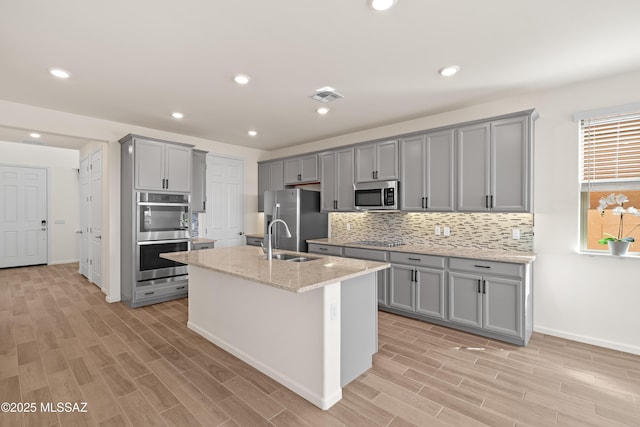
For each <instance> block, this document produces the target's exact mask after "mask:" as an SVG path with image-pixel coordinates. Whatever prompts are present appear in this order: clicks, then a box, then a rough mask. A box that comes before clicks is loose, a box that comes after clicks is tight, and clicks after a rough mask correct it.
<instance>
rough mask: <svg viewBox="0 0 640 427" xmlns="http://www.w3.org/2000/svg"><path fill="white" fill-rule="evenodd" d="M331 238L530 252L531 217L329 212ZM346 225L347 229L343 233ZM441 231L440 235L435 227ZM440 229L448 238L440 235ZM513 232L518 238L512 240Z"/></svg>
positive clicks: (512, 215)
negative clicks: (445, 229) (447, 228)
mask: <svg viewBox="0 0 640 427" xmlns="http://www.w3.org/2000/svg"><path fill="white" fill-rule="evenodd" d="M330 221H331V237H334V238H339V239H345V240H347V241H357V240H400V241H402V242H404V243H407V244H421V245H437V246H441V247H450V248H470V249H499V250H509V251H519V252H532V251H533V214H527V213H457V212H456V213H418V212H364V213H351V212H349V213H332V214H330ZM347 225H349V226H350V230H347ZM436 226H439V227H440V228H441V234H440V236H436V235H435V227H436ZM444 227H449V228H450V229H451V235H450V236H448V237H446V236H444ZM513 229H518V230H520V239H518V240H516V239H513Z"/></svg>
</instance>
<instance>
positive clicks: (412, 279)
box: [410, 270, 416, 282]
mask: <svg viewBox="0 0 640 427" xmlns="http://www.w3.org/2000/svg"><path fill="white" fill-rule="evenodd" d="M415 273H416V271H415V270H411V280H410V281H411V282H415V281H416V280H415V279H414V277H415Z"/></svg>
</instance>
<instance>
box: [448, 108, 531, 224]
mask: <svg viewBox="0 0 640 427" xmlns="http://www.w3.org/2000/svg"><path fill="white" fill-rule="evenodd" d="M530 121H531V115H526V116H518V117H513V118H506V119H502V120H496V121H492V122H486V123H480V124H475V125H470V126H465V127H461V128H458V129H457V130H456V137H457V151H458V152H457V157H458V165H457V166H458V194H457V202H458V204H457V210H458V211H463V212H464V211H470V212H488V211H496V212H529V211H530V210H531V202H530V200H531V177H530V174H531V161H532V156H531V135H530Z"/></svg>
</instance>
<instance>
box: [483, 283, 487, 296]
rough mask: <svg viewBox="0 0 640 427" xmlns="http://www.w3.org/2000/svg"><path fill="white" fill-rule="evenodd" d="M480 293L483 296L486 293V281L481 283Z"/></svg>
mask: <svg viewBox="0 0 640 427" xmlns="http://www.w3.org/2000/svg"><path fill="white" fill-rule="evenodd" d="M482 293H483V294H486V293H487V281H486V280H483V281H482Z"/></svg>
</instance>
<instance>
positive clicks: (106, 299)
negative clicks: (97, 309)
mask: <svg viewBox="0 0 640 427" xmlns="http://www.w3.org/2000/svg"><path fill="white" fill-rule="evenodd" d="M103 292H104V290H103ZM104 300H105V301H106V302H108V303H112V302H120V301H122V299H121V298H119V297H117V298H111V297H110V296H109V295H107V296H106V298H105V299H104Z"/></svg>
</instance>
